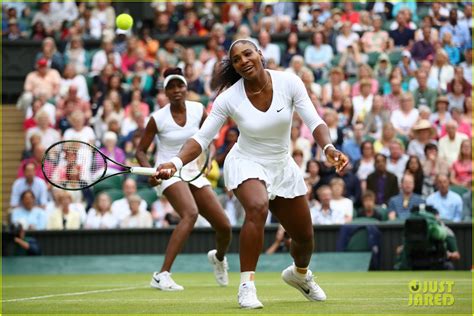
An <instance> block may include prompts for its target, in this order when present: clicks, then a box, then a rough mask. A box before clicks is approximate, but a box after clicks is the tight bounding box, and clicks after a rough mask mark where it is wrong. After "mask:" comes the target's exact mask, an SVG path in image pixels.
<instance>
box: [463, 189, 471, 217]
mask: <svg viewBox="0 0 474 316" xmlns="http://www.w3.org/2000/svg"><path fill="white" fill-rule="evenodd" d="M462 204H463V210H462V213H463V218H462V219H463V221H466V222H471V221H472V192H471V191H467V192H466V193H464V194H463V196H462Z"/></svg>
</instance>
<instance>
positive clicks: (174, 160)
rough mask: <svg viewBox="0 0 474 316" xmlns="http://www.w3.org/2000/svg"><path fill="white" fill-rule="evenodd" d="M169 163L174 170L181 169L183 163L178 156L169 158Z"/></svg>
mask: <svg viewBox="0 0 474 316" xmlns="http://www.w3.org/2000/svg"><path fill="white" fill-rule="evenodd" d="M170 162H171V163H172V164H173V165H174V166H175V167H176V170H179V169H181V168H183V161H182V160H181V158H179V157H178V156H176V157H173V158H171V160H170Z"/></svg>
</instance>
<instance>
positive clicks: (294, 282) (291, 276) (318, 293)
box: [281, 265, 326, 301]
mask: <svg viewBox="0 0 474 316" xmlns="http://www.w3.org/2000/svg"><path fill="white" fill-rule="evenodd" d="M293 269H294V265H291V266H289V267H288V268H286V269H285V270H283V272H282V273H281V278H282V279H283V281H285V282H286V283H287V284H288V285H291V286H292V287H294V288H295V289H297V290H298V291H300V292H301V294H303V295H304V296H305V297H306V298H307V299H308V300H310V301H325V300H326V293H324V291H323V289H322V288H321V287H320V286H319V285H318V284H317V283H316V282H315V281H314V279H313V273H312V272H311V271H310V270H308V272H306V276H305V277H299V276H297V275H296V274H295V272H294V270H293Z"/></svg>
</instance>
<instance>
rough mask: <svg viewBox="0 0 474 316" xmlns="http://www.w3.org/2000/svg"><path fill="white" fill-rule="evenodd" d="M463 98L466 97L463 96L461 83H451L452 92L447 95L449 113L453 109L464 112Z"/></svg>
mask: <svg viewBox="0 0 474 316" xmlns="http://www.w3.org/2000/svg"><path fill="white" fill-rule="evenodd" d="M465 98H466V96H465V95H464V87H463V84H462V82H459V81H456V80H455V81H454V83H453V91H452V92H450V93H448V102H449V108H448V109H449V110H450V111H451V110H452V109H453V108H457V109H459V110H460V111H464V99H465Z"/></svg>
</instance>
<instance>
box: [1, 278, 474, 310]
mask: <svg viewBox="0 0 474 316" xmlns="http://www.w3.org/2000/svg"><path fill="white" fill-rule="evenodd" d="M315 274H316V275H317V276H318V281H319V283H320V285H321V286H322V287H323V289H324V290H325V291H326V294H327V295H328V300H327V301H326V302H316V303H313V302H308V301H306V300H305V299H304V298H303V296H302V295H301V294H300V293H299V292H298V291H296V290H295V289H293V288H291V287H289V286H287V285H286V284H284V283H283V281H282V280H281V279H280V274H279V273H275V272H262V273H258V274H257V289H258V295H259V298H260V300H261V301H262V303H263V304H264V305H265V308H264V309H263V310H252V311H243V310H240V309H239V308H238V304H237V299H236V297H237V286H238V282H239V274H238V273H230V285H229V286H228V287H227V288H219V287H218V286H217V285H216V284H215V282H214V279H213V275H212V274H211V273H176V274H174V275H173V278H174V279H175V281H176V282H177V283H178V284H181V285H183V286H184V288H185V290H184V291H183V292H171V293H170V292H160V291H157V290H154V289H151V288H149V286H148V284H149V281H150V274H107V275H104V274H102V275H100V274H98V275H92V274H91V275H62V276H52V275H10V276H4V277H3V296H2V312H3V314H12V313H25V314H55V313H61V314H66V313H67V314H73V313H74V314H82V313H83V314H92V313H94V314H106V313H107V314H172V313H186V314H199V313H212V314H217V313H220V314H235V313H243V314H249V315H250V314H252V315H253V314H263V313H265V314H268V313H272V314H282V313H291V314H297V313H301V314H305V313H307V314H342V313H357V314H361V313H363V314H372V313H376V314H382V313H384V314H385V313H391V314H399V313H410V314H472V312H471V311H472V309H471V308H472V281H471V272H338V273H334V272H321V273H315ZM413 279H417V280H419V281H431V280H436V281H443V280H448V281H454V287H453V294H454V298H455V302H454V304H453V305H452V306H434V307H425V306H423V307H412V306H408V296H409V287H408V283H409V282H410V281H411V280H413Z"/></svg>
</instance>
